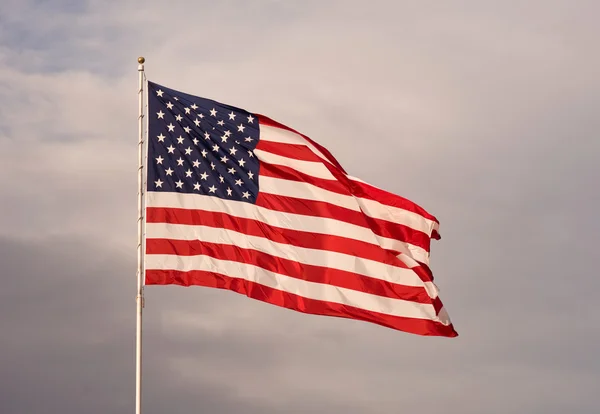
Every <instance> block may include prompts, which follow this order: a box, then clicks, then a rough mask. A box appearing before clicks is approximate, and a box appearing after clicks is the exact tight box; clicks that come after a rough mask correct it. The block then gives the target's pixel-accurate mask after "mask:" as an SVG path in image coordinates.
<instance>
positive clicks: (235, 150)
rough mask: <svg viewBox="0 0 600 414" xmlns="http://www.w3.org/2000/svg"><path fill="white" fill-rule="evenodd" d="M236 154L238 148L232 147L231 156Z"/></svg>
mask: <svg viewBox="0 0 600 414" xmlns="http://www.w3.org/2000/svg"><path fill="white" fill-rule="evenodd" d="M236 152H237V148H235V147H231V149H230V150H229V153H230V154H231V155H235V153H236Z"/></svg>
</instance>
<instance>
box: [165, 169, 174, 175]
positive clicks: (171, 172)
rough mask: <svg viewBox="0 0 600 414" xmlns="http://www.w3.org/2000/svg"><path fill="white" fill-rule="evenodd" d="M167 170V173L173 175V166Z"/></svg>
mask: <svg viewBox="0 0 600 414" xmlns="http://www.w3.org/2000/svg"><path fill="white" fill-rule="evenodd" d="M165 172H166V173H167V175H173V170H172V169H171V167H169V168H167V169H166V170H165Z"/></svg>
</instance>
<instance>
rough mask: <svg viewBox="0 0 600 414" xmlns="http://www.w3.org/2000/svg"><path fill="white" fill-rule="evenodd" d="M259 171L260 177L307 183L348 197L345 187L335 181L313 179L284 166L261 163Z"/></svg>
mask: <svg viewBox="0 0 600 414" xmlns="http://www.w3.org/2000/svg"><path fill="white" fill-rule="evenodd" d="M259 171H260V175H261V176H266V177H274V178H280V179H284V180H290V181H297V182H300V183H308V184H312V185H314V186H316V187H319V188H322V189H324V190H329V191H332V192H334V193H338V194H343V195H350V192H349V191H348V189H347V188H346V186H344V185H343V184H342V183H340V182H339V181H337V180H326V179H324V178H317V177H313V176H312V175H308V174H304V173H301V172H300V171H297V170H295V169H293V168H290V167H286V166H284V165H275V164H269V163H266V162H263V161H261V163H260V170H259Z"/></svg>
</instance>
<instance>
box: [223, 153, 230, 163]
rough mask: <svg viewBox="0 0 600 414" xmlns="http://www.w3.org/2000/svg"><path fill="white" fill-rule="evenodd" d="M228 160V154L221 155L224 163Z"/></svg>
mask: <svg viewBox="0 0 600 414" xmlns="http://www.w3.org/2000/svg"><path fill="white" fill-rule="evenodd" d="M227 161H229V158H227V156H226V155H223V156H222V157H221V162H222V163H226V162H227Z"/></svg>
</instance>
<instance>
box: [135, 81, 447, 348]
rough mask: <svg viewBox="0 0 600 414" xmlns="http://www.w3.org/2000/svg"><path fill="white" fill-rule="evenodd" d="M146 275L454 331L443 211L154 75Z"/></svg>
mask: <svg viewBox="0 0 600 414" xmlns="http://www.w3.org/2000/svg"><path fill="white" fill-rule="evenodd" d="M148 117H149V118H148V162H147V164H148V169H147V195H146V239H145V240H146V253H145V257H144V259H145V283H146V284H147V285H167V284H177V285H183V286H192V285H197V286H206V287H212V288H220V289H228V290H232V291H235V292H237V293H240V294H244V295H247V296H248V297H250V298H254V299H257V300H261V301H264V302H268V303H271V304H274V305H277V306H281V307H285V308H288V309H293V310H296V311H300V312H305V313H310V314H318V315H327V316H336V317H345V318H351V319H356V320H362V321H367V322H371V323H376V324H380V325H383V326H387V327H389V328H393V329H397V330H400V331H404V332H410V333H414V334H419V335H437V336H449V337H452V336H456V335H457V333H456V331H455V330H454V328H453V326H452V324H451V322H450V320H449V317H448V314H447V313H446V312H445V310H444V308H443V305H442V303H441V301H440V299H439V297H438V291H437V289H436V287H435V285H434V283H433V276H432V273H431V271H430V270H429V252H430V240H431V239H432V238H439V235H438V224H439V223H438V221H437V220H436V218H435V217H434V216H432V215H431V214H428V213H427V212H426V211H425V210H424V209H422V208H421V207H419V206H418V205H416V204H415V203H413V202H411V201H409V200H407V199H405V198H402V197H400V196H397V195H394V194H391V193H389V192H387V191H384V190H382V189H379V188H377V187H375V186H372V185H370V184H367V183H365V182H363V181H361V180H359V179H357V178H354V177H352V176H350V175H348V174H347V173H346V171H345V170H344V169H343V168H342V166H341V165H340V164H339V163H338V162H337V161H336V160H335V158H334V157H333V156H332V155H331V154H330V153H329V151H327V150H326V149H325V148H324V147H322V146H321V145H319V144H318V143H316V142H314V141H313V140H311V139H310V138H308V137H306V136H305V135H303V134H301V133H299V132H297V131H294V130H293V129H291V128H288V127H286V126H284V125H282V124H280V123H278V122H276V121H273V120H272V119H269V118H268V117H265V116H263V115H259V114H254V113H250V112H248V111H245V110H243V109H240V108H237V107H233V106H230V105H226V104H222V103H219V102H216V101H213V100H210V99H205V98H201V97H198V96H193V95H190V94H187V93H183V92H179V91H176V90H173V89H169V88H167V87H164V86H161V85H158V84H156V83H153V82H148Z"/></svg>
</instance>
